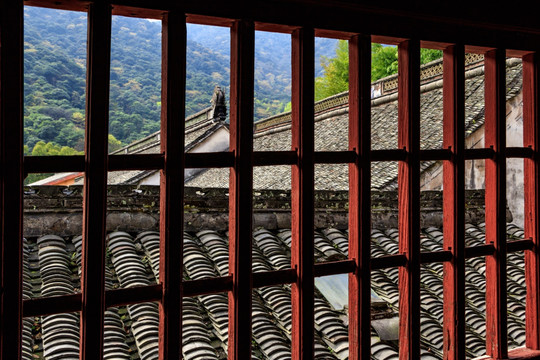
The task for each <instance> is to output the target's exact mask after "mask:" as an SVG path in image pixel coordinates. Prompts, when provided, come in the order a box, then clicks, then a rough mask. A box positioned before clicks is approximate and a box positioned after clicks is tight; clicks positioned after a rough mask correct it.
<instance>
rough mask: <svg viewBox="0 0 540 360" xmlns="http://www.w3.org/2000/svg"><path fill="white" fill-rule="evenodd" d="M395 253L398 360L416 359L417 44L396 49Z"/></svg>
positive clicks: (418, 326) (418, 139)
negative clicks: (400, 257)
mask: <svg viewBox="0 0 540 360" xmlns="http://www.w3.org/2000/svg"><path fill="white" fill-rule="evenodd" d="M398 56H399V57H398V61H399V65H398V66H399V74H398V86H399V93H398V147H399V148H400V149H405V150H406V151H407V159H406V160H405V161H400V162H399V172H398V207H399V209H398V213H399V215H398V216H399V251H400V253H402V254H404V255H405V256H406V257H407V264H406V265H405V266H402V267H400V268H399V288H400V298H399V357H400V359H402V360H405V359H419V358H420V42H419V41H417V40H407V41H404V42H402V43H400V44H399V47H398Z"/></svg>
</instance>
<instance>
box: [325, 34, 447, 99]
mask: <svg viewBox="0 0 540 360" xmlns="http://www.w3.org/2000/svg"><path fill="white" fill-rule="evenodd" d="M441 57H442V51H440V50H433V49H424V48H422V49H421V50H420V62H421V63H422V64H426V63H428V62H430V61H433V60H436V59H439V58H441ZM321 66H322V68H323V70H324V74H323V75H322V76H320V77H317V78H316V79H315V100H321V99H324V98H326V97H328V96H331V95H334V94H338V93H340V92H343V91H347V90H348V89H349V48H348V43H347V42H346V41H345V40H340V41H339V42H338V44H337V46H336V51H335V55H334V57H332V58H329V57H326V56H322V57H321ZM397 71H398V52H397V47H395V46H384V45H382V44H375V43H373V44H371V81H377V80H379V79H381V78H384V77H386V76H390V75H393V74H396V73H397Z"/></svg>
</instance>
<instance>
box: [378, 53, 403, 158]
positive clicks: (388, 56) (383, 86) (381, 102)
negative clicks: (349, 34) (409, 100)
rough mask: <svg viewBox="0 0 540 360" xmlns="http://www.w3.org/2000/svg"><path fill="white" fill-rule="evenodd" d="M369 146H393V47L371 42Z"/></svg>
mask: <svg viewBox="0 0 540 360" xmlns="http://www.w3.org/2000/svg"><path fill="white" fill-rule="evenodd" d="M371 62H372V65H371V81H372V84H371V98H372V101H371V148H372V149H373V150H380V149H395V148H397V145H398V144H397V127H398V125H397V124H398V104H397V91H398V77H397V71H398V59H397V47H396V46H393V45H386V44H378V43H372V44H371Z"/></svg>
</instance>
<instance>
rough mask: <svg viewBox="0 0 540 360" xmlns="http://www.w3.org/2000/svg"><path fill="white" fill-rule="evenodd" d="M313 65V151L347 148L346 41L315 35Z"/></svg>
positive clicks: (347, 53)
mask: <svg viewBox="0 0 540 360" xmlns="http://www.w3.org/2000/svg"><path fill="white" fill-rule="evenodd" d="M328 53H330V55H327V54H328ZM315 64H316V66H315V68H316V75H315V151H344V150H347V149H348V146H349V145H348V144H349V143H348V140H349V109H348V101H349V42H348V41H347V40H334V39H326V38H316V39H315ZM318 69H320V70H318Z"/></svg>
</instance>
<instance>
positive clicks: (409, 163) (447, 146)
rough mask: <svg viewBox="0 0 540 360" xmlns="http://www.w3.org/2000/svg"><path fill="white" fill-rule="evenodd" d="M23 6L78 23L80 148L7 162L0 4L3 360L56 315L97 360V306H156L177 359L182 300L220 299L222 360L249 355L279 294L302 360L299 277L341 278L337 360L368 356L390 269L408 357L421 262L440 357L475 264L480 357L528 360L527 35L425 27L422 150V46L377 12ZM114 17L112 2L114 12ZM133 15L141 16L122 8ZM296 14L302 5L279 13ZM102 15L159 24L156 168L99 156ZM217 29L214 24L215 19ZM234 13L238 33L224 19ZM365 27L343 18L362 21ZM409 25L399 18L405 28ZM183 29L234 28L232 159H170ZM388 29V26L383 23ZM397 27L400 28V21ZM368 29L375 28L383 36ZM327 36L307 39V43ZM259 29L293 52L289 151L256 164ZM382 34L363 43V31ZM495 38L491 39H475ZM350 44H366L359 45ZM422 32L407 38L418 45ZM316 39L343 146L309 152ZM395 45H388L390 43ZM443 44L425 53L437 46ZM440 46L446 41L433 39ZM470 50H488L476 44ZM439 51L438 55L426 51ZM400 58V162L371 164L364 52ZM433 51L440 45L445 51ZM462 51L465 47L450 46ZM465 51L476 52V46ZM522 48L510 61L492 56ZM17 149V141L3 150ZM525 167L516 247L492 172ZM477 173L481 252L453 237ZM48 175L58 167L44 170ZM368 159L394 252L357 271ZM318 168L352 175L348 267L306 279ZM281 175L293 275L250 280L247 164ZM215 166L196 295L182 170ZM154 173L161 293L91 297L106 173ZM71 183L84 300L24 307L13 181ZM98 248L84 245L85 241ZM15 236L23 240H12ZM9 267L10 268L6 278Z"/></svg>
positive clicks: (531, 88) (4, 16) (534, 156)
mask: <svg viewBox="0 0 540 360" xmlns="http://www.w3.org/2000/svg"><path fill="white" fill-rule="evenodd" d="M25 3H26V4H28V5H36V6H45V7H55V8H63V9H68V10H82V11H87V12H88V70H87V100H86V101H87V108H86V138H85V139H86V141H85V155H84V156H65V157H60V158H59V157H24V158H23V153H22V143H23V141H22V139H23V137H22V133H23V120H22V119H23V112H22V105H23V102H22V93H23V89H22V77H23V72H22V71H23V70H22V62H23V56H22V45H23V43H22V28H23V4H24V3H23V0H11V1H3V2H1V3H0V44H1V46H0V152H1V153H0V157H1V159H2V173H1V187H2V191H1V192H0V204H1V216H2V227H1V229H0V233H1V237H2V246H1V248H0V249H1V253H0V255H1V260H2V262H1V271H2V276H1V281H2V282H1V290H2V291H1V298H0V299H1V302H0V309H1V313H2V317H1V320H0V330H1V337H0V357H1V358H3V359H17V358H20V356H21V320H22V318H23V317H28V316H40V315H46V314H52V313H60V312H80V314H81V347H80V358H81V359H99V358H101V356H102V352H103V336H102V335H103V314H104V310H105V308H106V307H109V306H118V305H126V304H133V303H139V302H147V301H157V302H159V304H160V306H159V309H160V330H159V331H160V336H159V349H160V358H161V359H180V358H181V354H182V344H181V341H180V339H181V334H182V307H181V304H182V297H184V296H197V295H202V294H209V293H217V292H227V293H228V294H229V347H228V348H229V358H230V359H246V358H248V357H249V356H250V355H251V342H250V341H247V340H246V339H249V338H250V337H251V313H250V312H249V311H245V309H249V308H250V307H251V294H252V289H253V288H257V287H261V286H268V285H275V284H292V291H291V301H292V314H293V315H292V324H293V325H292V326H293V331H292V358H293V359H295V360H300V359H302V360H303V359H313V358H314V340H313V339H314V308H313V301H314V299H313V296H314V278H315V277H317V276H325V275H332V274H349V348H350V350H349V353H350V355H349V359H351V360H360V359H361V360H367V359H370V320H371V319H370V272H371V270H373V269H383V268H389V267H399V280H400V281H399V287H400V293H401V294H402V296H401V297H400V305H399V307H400V359H403V360H405V359H417V358H419V356H420V331H419V329H420V265H421V264H422V263H428V262H443V263H444V279H445V284H446V286H445V290H444V302H443V304H444V323H443V327H444V330H445V331H444V358H445V359H449V360H450V359H451V360H453V359H464V358H465V300H464V294H465V259H467V258H470V257H476V256H484V257H486V287H487V290H486V294H487V301H486V314H487V316H486V317H487V318H488V320H487V324H486V325H487V339H486V351H487V354H488V356H489V357H490V358H491V359H494V360H495V359H497V360H502V359H508V358H512V359H540V250H539V249H540V248H539V246H540V244H539V242H540V214H539V206H540V203H539V201H540V199H539V197H540V194H539V192H540V184H539V181H540V164H539V161H540V156H539V155H538V151H539V148H540V126H539V121H540V119H539V109H538V108H539V107H538V104H539V103H540V98H539V93H540V90H539V63H540V61H539V59H538V54H537V53H535V52H534V51H531V49H532V50H534V47H535V44H536V43H537V41H538V40H539V39H538V37H539V36H538V35H534V34H529V33H526V32H525V33H526V34H527V36H523V37H515V36H514V35H515V31H514V30H506V29H504V28H503V29H498V30H493V29H488V28H484V27H482V26H477V25H475V24H470V23H466V22H465V23H463V24H462V25H463V26H464V27H465V28H467V29H472V30H475V31H476V32H475V33H474V34H471V33H467V32H466V31H463V32H459V33H457V34H451V35H449V34H448V33H447V31H446V30H447V28H445V27H444V25H443V27H442V28H440V27H438V26H437V25H436V24H435V23H434V22H431V21H430V20H425V19H424V20H422V19H420V20H418V19H417V21H421V22H422V23H423V24H424V25H425V26H426V27H428V28H430V29H435V30H434V31H432V32H431V33H430V34H426V36H429V37H430V41H429V42H425V43H424V44H425V45H429V46H435V47H438V48H440V49H443V51H444V57H443V67H444V75H443V76H444V85H443V99H444V100H443V105H444V110H443V113H444V114H443V115H444V116H443V130H444V138H443V148H442V149H430V150H421V149H420V135H419V133H420V131H419V128H420V74H419V69H420V63H419V62H420V60H419V56H420V46H421V44H422V43H421V42H420V39H418V38H416V36H418V34H417V28H415V27H414V26H412V25H411V24H410V23H409V22H408V18H405V19H402V18H400V17H399V16H396V15H395V14H393V13H392V12H387V13H384V12H383V14H382V15H381V14H378V13H376V12H374V13H370V12H369V10H366V9H362V8H359V9H352V10H351V11H346V10H343V9H341V10H336V11H338V13H339V14H340V15H342V16H343V18H344V20H340V21H331V20H328V19H327V18H326V17H325V16H324V15H326V14H324V12H325V10H326V8H324V6H323V5H320V4H318V5H314V10H313V17H312V18H310V21H305V19H298V18H294V17H293V18H291V17H290V16H288V14H287V13H286V12H284V11H282V10H284V9H280V8H279V7H278V9H277V10H274V11H272V10H268V11H267V12H265V11H263V10H267V8H265V7H264V5H261V6H262V8H261V9H258V10H254V9H251V8H248V9H247V10H242V11H239V10H237V9H234V7H233V8H230V9H225V8H220V7H218V8H217V10H215V9H211V10H208V9H201V8H200V7H198V6H197V5H194V4H192V3H191V2H187V3H186V4H184V5H183V6H185V8H181V7H177V6H172V5H170V4H168V3H167V2H165V1H163V2H160V1H149V2H144V4H143V5H141V2H137V1H133V4H132V1H128V0H125V1H109V0H104V1H95V2H92V1H84V2H83V1H75V0H66V1H60V2H58V1H52V0H28V1H26V2H25ZM118 3H121V4H118ZM137 6H139V7H137ZM294 6H297V7H298V6H300V5H292V4H291V7H293V8H292V10H291V12H292V13H294V12H295V10H296V11H297V10H298V9H302V8H301V7H300V8H294ZM113 14H120V15H128V16H145V17H152V18H157V19H161V20H162V24H163V43H162V49H163V50H162V114H161V154H151V155H150V154H149V155H114V156H108V154H107V151H106V150H107V135H108V123H107V122H108V120H107V119H108V101H109V98H108V96H109V94H108V91H109V71H108V66H107V65H108V64H109V62H110V41H111V35H110V26H111V16H112V15H113ZM216 14H217V15H219V16H216ZM236 14H243V16H244V17H243V18H242V19H236V20H232V19H233V18H236V17H235V16H234V15H236ZM366 14H370V15H372V17H370V18H368V17H367V16H365V18H366V21H364V22H362V23H358V22H357V21H345V20H347V19H351V20H353V19H354V20H356V19H357V17H358V16H359V15H366ZM412 18H414V17H411V19H412ZM186 19H187V21H190V22H194V23H203V24H211V25H219V26H228V27H230V28H231V110H230V134H231V135H230V136H231V137H230V151H229V152H224V153H203V154H200V153H199V154H185V153H184V140H183V139H184V136H183V132H184V129H183V126H182V125H181V124H182V121H179V119H184V117H185V109H184V106H183V103H182V102H181V101H177V99H183V98H184V96H185V94H184V91H185V90H184V87H185V86H184V85H185V63H186V61H185V56H186ZM392 19H394V20H396V19H397V20H396V21H397V22H396V24H395V25H390V23H391V21H390V20H392ZM400 19H401V20H400ZM381 20H385V21H382V22H381ZM319 27H321V28H324V29H325V30H319V29H318V28H319ZM256 29H260V30H267V31H279V32H285V33H289V34H291V40H292V149H291V150H290V151H281V152H271V151H268V152H254V151H253V137H252V132H253V129H252V118H253V82H254V51H255V50H254V32H255V30H256ZM385 31H386V33H387V34H388V36H386V35H385V36H373V35H363V34H370V33H379V34H384V33H385ZM492 32H495V33H496V34H497V35H498V36H488V34H491V33H492ZM362 33H363V34H362ZM420 33H421V32H420ZM316 35H320V36H331V37H338V38H345V39H348V41H349V54H350V55H349V59H350V77H349V80H350V89H349V149H348V150H347V151H340V152H315V150H314V126H313V119H314V109H313V105H312V104H313V102H314V97H313V95H314V81H313V80H314V61H315V59H314V37H315V36H316ZM396 35H397V36H399V37H396ZM437 36H438V37H440V39H436V37H437ZM448 39H450V40H451V41H452V42H451V43H450V42H448ZM484 39H485V40H484ZM437 40H440V41H437ZM372 41H374V42H386V43H388V42H390V43H395V44H397V45H398V53H399V80H398V81H399V95H398V106H399V110H398V111H399V116H398V128H399V130H398V148H397V149H393V150H371V141H370V128H371V120H370V106H371V104H370V95H369V94H370V69H371V42H372ZM443 41H444V42H443ZM468 41H470V43H469V42H468ZM464 44H470V45H471V46H469V47H467V48H466V47H465V45H464ZM480 46H485V47H484V48H481V47H480ZM513 46H515V48H521V49H525V50H520V51H508V50H506V49H507V48H514V47H513ZM466 49H467V50H468V51H480V52H482V53H484V54H485V79H486V80H485V88H486V90H485V96H486V115H485V129H486V132H485V143H486V146H485V148H483V149H465V146H464V135H465V131H464V119H465V114H464V113H465V107H464V93H465V85H464V84H465V82H464V77H465V75H464V56H465V51H466ZM508 54H510V55H512V56H520V57H522V60H523V119H524V125H523V126H524V141H523V146H522V147H518V148H508V147H506V142H505V103H506V101H505V92H504V91H505V77H504V74H505V56H506V55H508ZM14 134H15V135H14ZM510 157H512V158H523V159H524V164H525V166H524V174H525V175H524V185H525V186H524V187H525V236H524V239H522V240H517V241H513V242H508V243H507V242H506V237H505V223H504V221H503V220H504V218H505V216H504V213H505V197H506V192H505V190H506V184H505V183H506V178H505V175H506V159H507V158H510ZM469 159H485V161H486V204H485V208H486V245H485V246H480V247H475V248H466V247H465V239H464V231H465V217H464V211H463V210H464V209H465V203H464V196H465V175H464V172H465V171H464V169H465V161H466V160H469ZM59 160H60V161H59ZM425 160H443V167H444V170H443V171H444V175H445V176H444V195H443V196H444V198H443V211H444V219H445V220H444V244H443V250H442V251H438V252H432V253H421V252H420V244H419V232H420V200H419V199H420V185H419V181H420V161H425ZM373 161H398V162H399V173H398V178H399V179H398V188H399V190H398V192H399V205H398V211H399V219H400V221H399V230H400V237H399V254H397V255H391V256H386V257H383V258H377V259H371V258H370V237H371V236H370V230H371V229H370V222H371V205H370V182H371V173H370V166H371V163H372V162H373ZM317 163H341V164H348V166H349V187H350V188H349V197H350V203H349V259H348V260H344V261H335V262H329V263H323V264H314V258H313V246H314V245H313V241H312V239H313V227H314V222H313V220H314V176H315V174H314V167H315V164H317ZM263 165H264V166H270V165H290V166H291V167H292V224H291V226H292V248H291V268H290V269H286V270H279V271H271V272H265V273H255V274H254V273H252V272H251V265H252V264H251V263H252V259H251V247H252V237H251V234H252V220H251V213H252V189H253V178H252V177H253V168H254V167H255V166H263ZM189 167H199V168H200V167H225V168H230V172H231V176H230V204H229V218H230V260H229V262H230V266H229V269H230V274H229V276H225V277H219V278H210V279H204V280H194V281H183V280H182V276H181V273H182V271H181V270H182V261H183V256H182V241H178V239H182V237H183V207H181V206H178V202H179V201H181V199H183V191H184V190H183V184H184V178H183V177H184V169H185V168H189ZM137 169H138V170H160V171H161V193H160V194H161V197H160V198H161V202H160V244H161V245H160V251H161V266H160V274H159V279H160V283H159V284H158V285H152V286H147V287H140V288H129V289H117V290H110V291H105V288H104V267H105V261H104V260H105V213H106V186H107V171H115V170H137ZM45 171H47V172H51V171H53V172H60V171H81V172H84V173H85V185H84V204H83V207H84V214H83V216H84V217H83V218H84V221H83V224H84V225H83V252H82V257H83V261H82V269H83V270H82V277H81V293H79V294H73V295H66V296H62V297H55V298H39V299H32V300H25V301H24V302H23V301H22V270H21V269H22V182H23V179H24V176H25V174H28V173H34V172H45ZM89 238H92V239H96V238H97V239H101V241H93V242H89V241H87V239H89ZM13 239H20V241H13ZM515 251H525V259H526V285H527V289H528V291H527V297H526V330H527V331H526V347H525V348H520V349H515V350H510V351H509V350H508V349H507V329H506V311H507V310H506V293H505V289H506V269H505V268H506V254H507V253H509V252H515ZM13 269H18V272H17V276H13V275H12V274H13V273H14V271H13Z"/></svg>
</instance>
